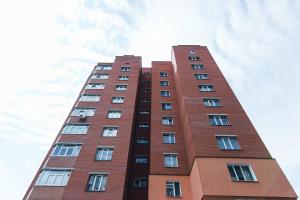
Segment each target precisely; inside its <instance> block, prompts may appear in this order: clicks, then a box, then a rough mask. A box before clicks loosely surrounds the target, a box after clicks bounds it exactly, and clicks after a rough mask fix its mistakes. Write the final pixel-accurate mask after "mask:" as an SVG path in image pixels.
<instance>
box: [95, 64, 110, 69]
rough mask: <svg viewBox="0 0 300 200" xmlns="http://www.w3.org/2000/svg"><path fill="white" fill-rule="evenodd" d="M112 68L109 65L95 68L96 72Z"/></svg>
mask: <svg viewBox="0 0 300 200" xmlns="http://www.w3.org/2000/svg"><path fill="white" fill-rule="evenodd" d="M111 69H112V66H111V65H98V66H96V70H111Z"/></svg>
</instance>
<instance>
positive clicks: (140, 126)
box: [139, 122, 149, 128]
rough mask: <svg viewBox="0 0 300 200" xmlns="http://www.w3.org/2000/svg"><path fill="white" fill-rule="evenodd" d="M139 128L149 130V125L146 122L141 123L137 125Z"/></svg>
mask: <svg viewBox="0 0 300 200" xmlns="http://www.w3.org/2000/svg"><path fill="white" fill-rule="evenodd" d="M139 128H149V123H148V122H141V123H139Z"/></svg>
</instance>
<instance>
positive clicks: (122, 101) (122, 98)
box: [111, 97, 124, 103]
mask: <svg viewBox="0 0 300 200" xmlns="http://www.w3.org/2000/svg"><path fill="white" fill-rule="evenodd" d="M111 102H112V103H124V97H113V98H112V101H111Z"/></svg>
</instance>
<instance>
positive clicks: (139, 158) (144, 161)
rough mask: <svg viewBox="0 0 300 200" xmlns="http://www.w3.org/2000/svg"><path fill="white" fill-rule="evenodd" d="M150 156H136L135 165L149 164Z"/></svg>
mask: <svg viewBox="0 0 300 200" xmlns="http://www.w3.org/2000/svg"><path fill="white" fill-rule="evenodd" d="M148 157H149V156H148V155H135V157H134V163H135V164H148V162H149V161H148V160H149V158H148Z"/></svg>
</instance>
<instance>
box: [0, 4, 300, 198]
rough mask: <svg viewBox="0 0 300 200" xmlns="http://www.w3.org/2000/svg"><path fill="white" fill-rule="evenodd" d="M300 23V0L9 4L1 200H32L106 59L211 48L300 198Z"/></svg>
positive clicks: (163, 56)
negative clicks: (45, 164) (26, 198)
mask: <svg viewBox="0 0 300 200" xmlns="http://www.w3.org/2000/svg"><path fill="white" fill-rule="evenodd" d="M299 15H300V2H299V1H296V0H295V1H271V0H270V1H242V0H241V1H226V2H224V1H199V0H187V1H180V0H172V1H162V0H151V1H150V0H149V1H138V0H128V1H125V0H124V1H118V0H116V1H111V0H99V1H97V0H86V1H83V0H82V1H73V0H69V1H58V0H53V1H38V0H28V1H14V0H11V1H6V2H1V3H0V25H1V34H0V51H1V55H2V56H1V59H0V67H1V73H0V81H1V83H0V90H1V92H2V95H1V96H0V141H1V146H0V150H1V156H0V188H1V189H0V194H1V199H20V198H21V197H22V196H23V195H24V193H25V191H26V189H27V188H28V186H29V184H30V182H31V180H32V179H33V176H34V174H35V173H36V170H37V169H38V167H39V165H40V163H41V162H42V159H43V158H44V156H45V155H46V152H47V151H48V149H49V148H50V145H51V144H52V142H53V140H54V138H55V136H56V135H57V133H58V131H59V129H60V127H61V126H62V124H63V121H64V119H65V118H66V116H67V114H68V112H69V111H70V109H71V107H72V105H73V103H74V101H75V99H76V97H77V96H78V94H79V91H80V89H81V87H82V85H83V83H84V81H85V80H86V78H87V76H88V75H89V73H90V72H91V70H92V68H93V66H94V65H95V64H96V63H97V61H101V62H105V61H106V62H111V61H113V60H114V57H115V56H116V55H124V54H134V55H139V56H142V58H143V66H144V67H150V64H151V61H152V60H170V58H171V47H172V46H173V45H178V44H200V45H205V46H208V48H209V50H210V51H211V53H212V56H213V57H214V59H215V60H216V62H217V64H218V65H219V67H220V69H221V70H222V72H223V73H224V75H225V77H226V79H227V81H228V82H229V84H230V86H231V87H232V89H233V90H234V92H235V94H236V96H237V98H238V99H239V101H240V103H241V104H242V106H243V108H244V109H245V110H246V112H247V114H248V116H249V118H250V120H251V121H252V123H253V124H254V126H255V128H256V129H257V131H258V133H259V134H260V136H261V137H262V139H263V141H264V142H265V144H266V146H267V148H268V149H269V151H270V152H271V154H272V156H273V157H274V158H276V159H277V161H278V162H279V164H280V166H281V167H282V169H283V170H284V172H285V174H286V175H287V177H288V179H289V180H290V182H291V184H292V185H293V187H294V189H295V190H296V192H297V193H298V195H299V193H300V175H299V173H298V171H299V168H300V157H299V156H298V155H297V153H299V152H300V147H299V145H298V141H299V139H300V136H299V128H298V124H299V122H300V121H299V117H298V113H299V111H300V108H299V106H298V104H299V102H300V93H299V88H300V79H299V77H300V67H299V63H300V58H299V55H300V49H299V44H300V39H299V35H300V21H299V18H300V16H299ZM16 188H17V189H16Z"/></svg>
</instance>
